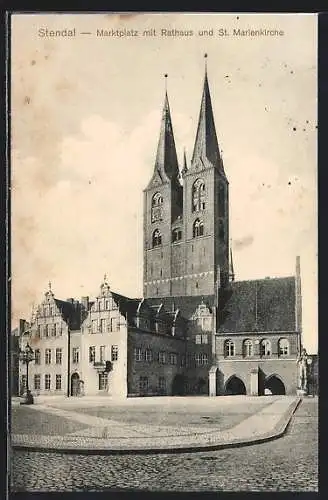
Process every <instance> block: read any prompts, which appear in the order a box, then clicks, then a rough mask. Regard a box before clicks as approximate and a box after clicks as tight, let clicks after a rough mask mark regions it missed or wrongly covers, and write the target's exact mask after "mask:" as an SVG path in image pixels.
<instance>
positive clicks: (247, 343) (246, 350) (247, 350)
mask: <svg viewBox="0 0 328 500" xmlns="http://www.w3.org/2000/svg"><path fill="white" fill-rule="evenodd" d="M243 354H244V357H245V358H248V357H250V356H253V342H252V341H251V340H249V339H247V340H244V343H243Z"/></svg>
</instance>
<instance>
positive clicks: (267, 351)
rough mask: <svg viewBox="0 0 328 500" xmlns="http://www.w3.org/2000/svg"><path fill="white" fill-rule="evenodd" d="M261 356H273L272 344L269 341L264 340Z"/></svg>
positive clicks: (261, 346)
mask: <svg viewBox="0 0 328 500" xmlns="http://www.w3.org/2000/svg"><path fill="white" fill-rule="evenodd" d="M260 355H261V356H271V342H270V340H268V339H263V340H262V341H261V344H260Z"/></svg>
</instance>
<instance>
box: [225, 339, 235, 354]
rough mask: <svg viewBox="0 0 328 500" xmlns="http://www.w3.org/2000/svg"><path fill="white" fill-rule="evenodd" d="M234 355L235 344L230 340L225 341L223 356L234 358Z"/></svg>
mask: <svg viewBox="0 0 328 500" xmlns="http://www.w3.org/2000/svg"><path fill="white" fill-rule="evenodd" d="M234 355H235V343H234V342H232V340H226V341H225V342H224V356H225V357H229V356H234Z"/></svg>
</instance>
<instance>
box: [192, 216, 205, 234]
mask: <svg viewBox="0 0 328 500" xmlns="http://www.w3.org/2000/svg"><path fill="white" fill-rule="evenodd" d="M203 235H204V223H203V221H201V220H200V219H196V220H195V222H194V225H193V231H192V236H193V238H197V237H198V236H203Z"/></svg>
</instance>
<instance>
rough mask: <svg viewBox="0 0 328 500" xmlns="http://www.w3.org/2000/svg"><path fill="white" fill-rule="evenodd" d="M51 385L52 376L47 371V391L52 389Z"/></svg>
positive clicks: (45, 377) (45, 379) (45, 385)
mask: <svg viewBox="0 0 328 500" xmlns="http://www.w3.org/2000/svg"><path fill="white" fill-rule="evenodd" d="M50 387H51V377H50V375H49V373H46V375H45V376H44V388H45V390H46V391H50Z"/></svg>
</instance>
